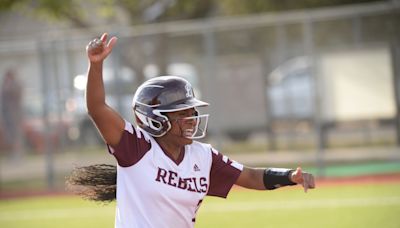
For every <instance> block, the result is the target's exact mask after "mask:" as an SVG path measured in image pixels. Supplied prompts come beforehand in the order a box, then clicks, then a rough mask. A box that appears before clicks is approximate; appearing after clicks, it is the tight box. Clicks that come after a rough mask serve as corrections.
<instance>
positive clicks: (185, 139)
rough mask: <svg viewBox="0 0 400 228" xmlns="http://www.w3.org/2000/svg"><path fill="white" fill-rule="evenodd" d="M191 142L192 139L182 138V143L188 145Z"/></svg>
mask: <svg viewBox="0 0 400 228" xmlns="http://www.w3.org/2000/svg"><path fill="white" fill-rule="evenodd" d="M192 143H193V139H188V138H184V144H185V145H190V144H192Z"/></svg>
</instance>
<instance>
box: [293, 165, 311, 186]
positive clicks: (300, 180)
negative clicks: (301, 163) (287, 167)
mask: <svg viewBox="0 0 400 228" xmlns="http://www.w3.org/2000/svg"><path fill="white" fill-rule="evenodd" d="M291 180H292V181H293V182H295V183H297V184H301V185H302V186H303V188H304V192H307V190H308V189H313V188H315V181H314V176H313V175H312V174H311V173H307V172H303V171H302V170H301V168H300V167H298V168H297V169H296V170H295V171H293V172H292V175H291Z"/></svg>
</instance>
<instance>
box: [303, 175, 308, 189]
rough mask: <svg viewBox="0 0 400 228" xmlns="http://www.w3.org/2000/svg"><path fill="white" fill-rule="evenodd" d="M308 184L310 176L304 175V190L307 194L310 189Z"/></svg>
mask: <svg viewBox="0 0 400 228" xmlns="http://www.w3.org/2000/svg"><path fill="white" fill-rule="evenodd" d="M308 182H309V180H308V175H303V188H304V192H305V193H307V190H308V187H309V185H308Z"/></svg>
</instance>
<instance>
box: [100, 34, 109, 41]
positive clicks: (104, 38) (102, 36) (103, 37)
mask: <svg viewBox="0 0 400 228" xmlns="http://www.w3.org/2000/svg"><path fill="white" fill-rule="evenodd" d="M107 37H108V33H106V32H105V33H103V35H101V37H100V40H101V41H102V42H103V43H105V42H106V41H107Z"/></svg>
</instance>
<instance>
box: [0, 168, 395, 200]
mask: <svg viewBox="0 0 400 228" xmlns="http://www.w3.org/2000/svg"><path fill="white" fill-rule="evenodd" d="M390 183H400V173H389V174H377V175H365V176H352V177H335V178H332V177H329V178H317V180H316V185H317V188H318V186H327V185H361V184H390ZM235 189H241V187H235ZM67 195H72V194H71V193H69V192H67V191H65V190H40V191H39V190H36V191H23V190H21V191H12V192H11V191H10V192H4V191H2V192H0V200H7V199H17V198H29V197H42V196H67Z"/></svg>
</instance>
